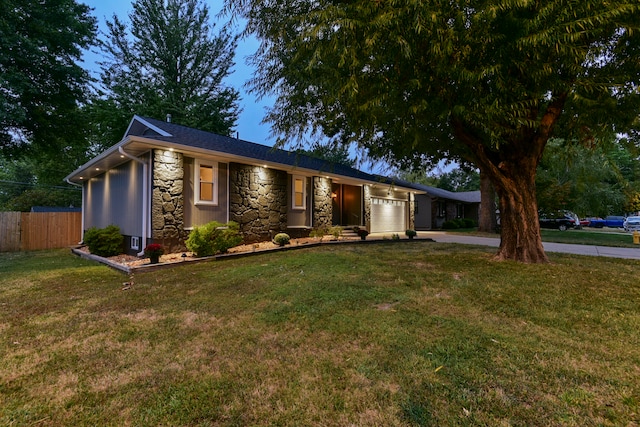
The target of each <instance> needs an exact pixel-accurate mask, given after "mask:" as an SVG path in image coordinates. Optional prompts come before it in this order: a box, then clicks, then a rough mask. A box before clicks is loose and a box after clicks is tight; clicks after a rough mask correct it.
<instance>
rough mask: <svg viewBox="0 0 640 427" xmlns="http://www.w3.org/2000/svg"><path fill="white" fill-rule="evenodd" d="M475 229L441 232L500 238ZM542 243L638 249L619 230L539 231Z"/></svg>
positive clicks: (630, 237) (497, 235) (629, 236)
mask: <svg viewBox="0 0 640 427" xmlns="http://www.w3.org/2000/svg"><path fill="white" fill-rule="evenodd" d="M477 230H478V229H477V228H469V229H463V230H460V229H458V230H443V231H447V232H448V233H460V234H472V235H475V236H482V237H495V238H500V234H493V233H479V232H478V231H477ZM540 234H541V236H542V241H543V242H553V243H570V244H575V245H595V246H613V247H619V248H639V249H640V245H634V244H633V234H632V233H625V232H624V231H622V230H621V229H608V228H604V229H594V228H583V229H581V230H567V231H559V230H549V229H540Z"/></svg>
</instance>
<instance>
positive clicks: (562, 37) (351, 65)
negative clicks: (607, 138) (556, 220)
mask: <svg viewBox="0 0 640 427" xmlns="http://www.w3.org/2000/svg"><path fill="white" fill-rule="evenodd" d="M639 7H640V6H639V5H638V3H637V1H635V0H634V1H629V0H612V1H607V2H602V1H600V0H582V1H575V0H555V1H545V2H540V1H535V0H459V1H447V2H424V1H420V0H393V1H392V0H381V1H355V2H344V1H339V0H335V1H334V0H279V1H272V0H251V1H249V0H227V9H228V10H229V11H231V12H233V13H236V14H238V15H240V16H242V17H244V18H245V19H246V20H247V22H248V24H247V31H248V32H252V33H255V34H256V35H257V36H258V37H259V38H260V40H261V41H262V45H261V48H260V50H259V51H258V52H257V54H256V56H255V58H254V62H255V64H256V65H257V67H258V68H259V74H258V76H257V77H256V78H255V80H254V81H253V84H254V88H255V90H256V91H257V92H258V93H260V94H275V95H276V96H277V101H276V103H275V105H274V107H273V108H272V110H271V111H270V113H269V115H268V117H267V118H268V120H269V121H271V122H272V123H273V126H274V129H275V131H276V132H279V133H281V134H282V135H284V136H285V137H292V136H301V135H304V134H305V132H308V131H309V128H311V129H312V130H314V131H317V132H319V133H323V134H325V135H328V136H329V137H332V138H334V139H335V140H340V141H345V142H349V141H355V142H357V143H358V144H360V146H362V147H365V148H366V149H368V151H369V155H370V156H372V157H378V158H386V159H388V160H390V161H392V162H398V163H401V164H411V163H413V164H421V163H424V162H428V161H433V160H437V159H440V158H447V157H449V156H451V155H454V156H459V157H461V158H465V159H468V160H470V161H472V162H473V163H474V164H475V165H476V166H477V167H478V168H479V169H480V172H481V174H486V176H487V177H488V179H490V181H491V183H492V184H493V186H494V187H495V190H496V193H497V195H498V198H499V201H500V210H501V245H500V248H499V250H498V254H497V258H498V259H514V260H519V261H523V262H545V261H547V258H546V255H545V253H544V250H543V248H542V243H541V239H540V230H539V226H538V215H537V204H536V192H535V175H536V167H537V165H538V162H539V160H540V159H541V157H542V154H543V152H544V149H545V147H546V144H547V141H548V140H549V138H551V137H554V136H562V137H564V138H566V139H568V140H572V141H576V142H585V141H597V136H598V135H600V134H603V133H606V134H610V133H611V132H623V131H625V130H626V129H627V127H628V126H629V125H630V123H631V122H632V121H633V120H634V119H635V118H637V115H638V111H639V109H638V106H639V100H638V84H639V83H640V81H639V80H640V64H639V61H638V60H637V59H638V52H639V49H640V32H639V31H638V30H639V28H638V25H639V24H640V9H639Z"/></svg>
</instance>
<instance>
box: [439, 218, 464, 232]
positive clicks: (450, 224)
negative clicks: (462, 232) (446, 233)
mask: <svg viewBox="0 0 640 427" xmlns="http://www.w3.org/2000/svg"><path fill="white" fill-rule="evenodd" d="M457 228H460V225H459V224H458V221H456V220H455V219H452V220H449V221H445V222H444V224H442V229H443V230H455V229H457Z"/></svg>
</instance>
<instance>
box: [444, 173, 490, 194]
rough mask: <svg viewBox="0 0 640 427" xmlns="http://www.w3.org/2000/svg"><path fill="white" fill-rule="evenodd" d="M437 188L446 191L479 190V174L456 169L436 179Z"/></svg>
mask: <svg viewBox="0 0 640 427" xmlns="http://www.w3.org/2000/svg"><path fill="white" fill-rule="evenodd" d="M438 188H442V189H444V190H448V191H475V190H480V174H479V173H478V171H476V170H474V169H469V168H456V169H453V170H451V171H449V172H444V173H442V174H441V175H440V176H439V177H438Z"/></svg>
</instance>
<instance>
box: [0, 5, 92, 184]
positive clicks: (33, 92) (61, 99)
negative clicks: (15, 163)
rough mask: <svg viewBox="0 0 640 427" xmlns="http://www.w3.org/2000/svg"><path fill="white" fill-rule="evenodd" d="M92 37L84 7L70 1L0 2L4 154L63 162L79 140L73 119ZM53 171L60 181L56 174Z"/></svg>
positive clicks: (85, 78) (0, 119) (82, 92)
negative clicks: (83, 57)
mask: <svg viewBox="0 0 640 427" xmlns="http://www.w3.org/2000/svg"><path fill="white" fill-rule="evenodd" d="M95 36H96V21H95V18H94V17H92V16H91V15H90V9H89V7H88V6H86V5H84V4H79V3H77V2H76V1H75V0H51V1H44V2H43V1H36V0H3V1H2V2H0V148H2V149H3V153H2V154H3V155H5V156H11V158H13V159H16V158H19V157H25V156H29V157H39V158H47V159H50V158H52V157H54V156H55V157H58V159H59V160H60V161H61V162H64V161H66V160H68V159H69V156H68V153H69V152H70V151H75V148H76V147H77V146H78V145H83V143H84V141H83V136H82V132H81V131H80V130H78V122H77V120H76V118H77V115H78V105H79V103H80V102H82V101H83V100H84V99H85V97H86V94H87V89H88V83H89V81H90V77H89V74H88V73H87V72H86V71H85V70H84V69H83V68H82V67H81V66H80V65H79V63H80V59H81V57H82V52H83V49H87V48H88V47H89V46H91V45H92V43H94V41H95ZM74 154H75V153H74ZM7 158H8V157H7ZM57 170H58V171H59V170H60V167H59V166H58V169H57ZM41 175H43V176H41V177H40V180H42V179H45V180H46V179H47V177H48V176H46V174H41ZM54 175H55V177H52V178H50V179H51V180H53V181H57V183H59V180H60V179H61V176H60V173H57V174H55V173H54ZM62 176H64V175H62Z"/></svg>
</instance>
